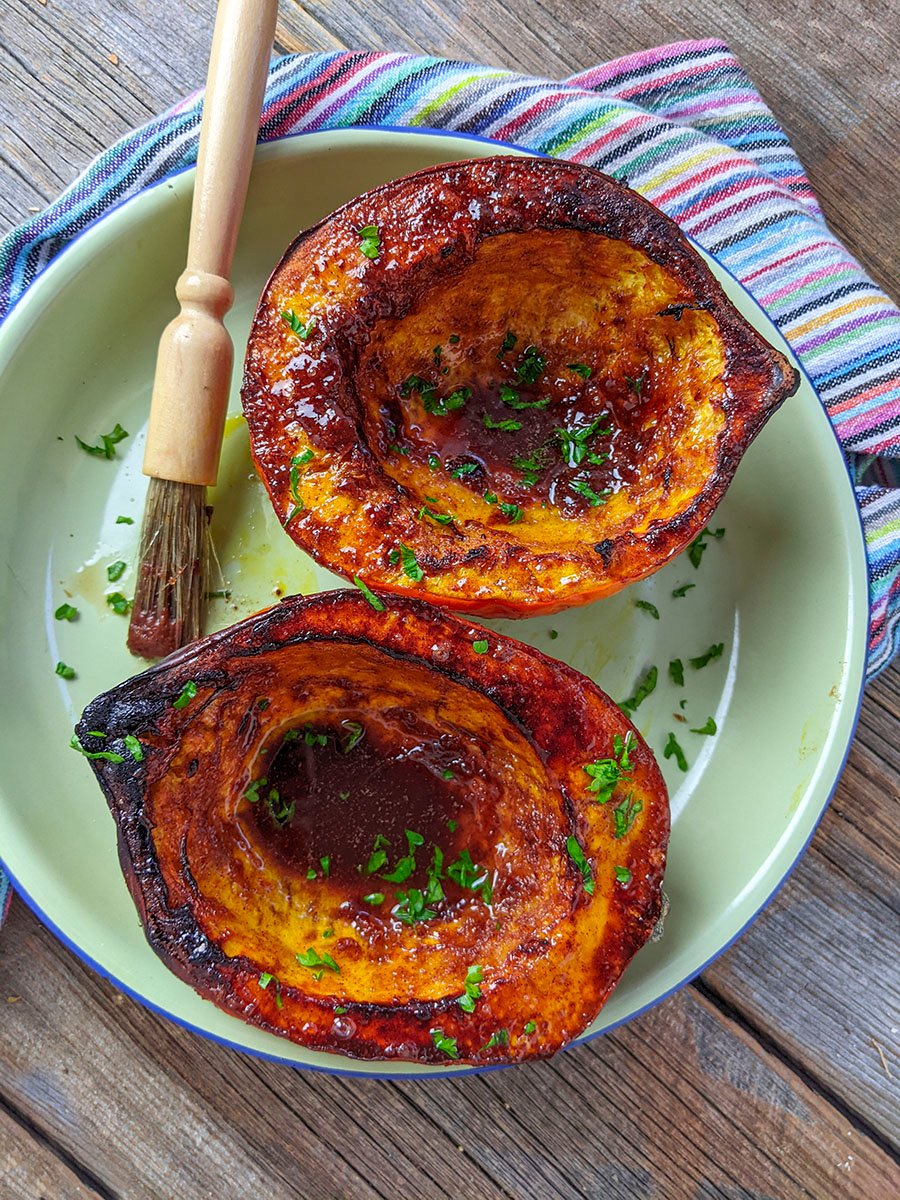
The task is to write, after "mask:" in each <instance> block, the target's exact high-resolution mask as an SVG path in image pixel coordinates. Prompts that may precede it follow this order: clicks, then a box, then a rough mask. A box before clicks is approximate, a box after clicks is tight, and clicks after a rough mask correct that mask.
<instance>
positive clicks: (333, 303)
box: [243, 157, 798, 616]
mask: <svg viewBox="0 0 900 1200" xmlns="http://www.w3.org/2000/svg"><path fill="white" fill-rule="evenodd" d="M797 381H798V377H797V375H796V373H795V371H794V370H793V368H792V367H791V366H790V365H789V364H788V362H787V360H786V359H785V358H784V357H783V355H781V354H780V353H778V352H777V351H775V350H773V349H772V347H771V346H769V345H768V344H767V343H766V342H765V341H764V340H763V339H762V338H761V337H760V336H759V334H757V333H756V332H755V331H754V330H753V329H752V328H751V327H750V326H749V325H748V324H747V322H746V321H745V320H744V319H743V317H741V316H740V314H739V313H738V312H737V311H736V310H735V309H734V307H733V306H732V305H731V303H730V302H729V301H728V299H727V298H726V296H725V295H724V293H723V291H722V289H721V288H720V286H719V285H718V283H717V282H716V280H715V279H714V278H713V276H712V274H711V273H710V271H709V269H708V268H707V267H706V265H705V264H704V262H703V260H702V259H701V258H700V256H699V255H698V254H697V253H696V252H695V251H694V250H693V249H692V248H691V246H690V245H689V244H688V242H687V241H686V240H685V238H684V237H683V236H682V234H681V233H680V232H679V230H678V228H677V226H675V225H674V224H673V223H672V221H670V220H669V219H668V218H667V217H665V216H664V215H663V214H662V213H660V212H659V211H658V210H657V209H655V208H654V207H653V206H652V205H650V204H649V203H648V202H647V201H645V200H643V199H642V198H641V197H640V196H638V195H637V194H635V193H634V192H632V191H630V190H629V189H628V188H626V187H624V186H622V185H621V184H620V183H618V182H616V181H615V180H613V179H610V178H608V177H607V176H605V175H603V174H601V173H600V172H598V171H596V170H593V169H591V168H589V167H584V166H579V165H576V164H573V163H565V162H559V161H554V160H550V159H528V158H512V157H502V158H491V159H480V160H476V161H471V162H461V163H454V164H451V165H448V166H438V167H432V168H430V169H428V170H424V171H421V172H419V173H418V174H415V175H411V176H409V177H407V178H405V179H400V180H398V181H396V182H393V183H389V184H387V185H385V186H383V187H380V188H377V189H375V190H374V191H371V192H369V193H367V194H366V195H363V196H361V197H360V198H359V199H356V200H353V201H351V202H350V203H349V204H347V205H345V206H344V207H343V208H340V209H338V210H337V211H336V212H335V213H334V214H332V215H331V216H329V217H328V218H327V219H325V220H324V221H322V222H320V223H319V224H318V225H316V226H314V227H313V228H312V229H309V230H308V231H307V232H305V233H303V234H301V235H300V237H299V238H298V239H297V240H296V241H295V242H294V244H293V245H292V246H291V247H290V248H289V249H288V251H287V253H286V254H285V256H284V258H283V259H282V261H281V263H280V264H279V266H278V267H277V268H276V270H275V272H274V274H273V275H272V277H271V279H270V280H269V283H268V285H267V286H266V288H265V291H264V293H263V296H262V299H261V302H260V305H259V308H258V310H257V313H256V317H255V320H254V323H253V328H252V332H251V336H250V342H249V347H248V352H247V358H246V365H245V375H244V384H243V403H244V411H245V413H246V417H247V421H248V423H249V427H250V437H251V446H252V452H253V456H254V459H255V462H256V465H257V468H258V470H259V472H260V474H261V475H262V478H263V480H264V482H265V485H266V487H267V489H268V491H269V494H270V497H271V500H272V503H273V505H274V506H275V510H276V512H277V513H278V514H279V516H280V518H281V520H282V522H283V523H284V525H285V527H286V528H287V530H288V532H289V534H290V536H291V537H292V538H293V539H294V541H295V542H296V543H297V545H298V546H300V547H302V548H303V549H304V550H306V551H308V553H310V554H311V555H312V556H313V557H314V558H316V559H317V560H318V561H319V562H321V563H323V564H324V565H326V566H327V567H329V568H331V569H332V570H334V571H337V572H339V573H340V574H343V575H345V576H347V577H348V578H352V577H353V576H359V577H361V578H363V579H365V580H366V581H367V582H368V583H370V584H372V585H373V586H376V587H378V588H381V589H386V590H389V591H393V592H400V593H404V592H410V591H412V592H414V593H416V594H418V595H422V596H424V597H426V598H428V599H431V600H433V601H434V602H436V603H439V604H441V605H444V606H449V607H451V608H456V609H461V610H466V611H469V612H471V613H477V614H481V615H488V616H489V615H507V616H517V615H518V616H522V615H529V614H533V613H535V612H539V611H547V612H552V611H555V610H557V609H561V608H565V607H568V606H571V605H575V604H583V603H585V602H587V601H590V600H593V599H596V598H597V597H600V596H604V595H608V594H610V593H612V592H615V591H617V590H618V589H620V588H622V587H623V586H625V585H626V584H628V583H631V582H633V581H635V580H638V579H641V578H642V577H644V576H646V575H648V574H650V573H651V572H653V571H655V570H656V569H658V568H659V567H661V566H662V565H663V564H664V563H665V562H666V561H667V560H669V559H670V558H671V557H672V556H673V555H675V554H677V553H678V552H679V551H680V550H681V549H683V548H684V547H685V546H686V545H687V544H688V543H689V542H690V541H691V540H692V539H693V538H695V537H696V536H697V535H698V534H699V533H700V532H701V530H702V529H703V528H704V526H705V524H706V522H707V520H708V518H709V517H710V514H711V513H712V511H713V509H714V508H715V507H716V505H717V504H718V503H719V501H720V500H721V498H722V495H723V493H724V491H725V489H726V487H727V486H728V484H729V483H730V481H731V478H732V475H733V473H734V471H735V468H736V466H737V464H738V461H739V459H740V458H741V455H742V454H743V453H744V451H745V450H746V449H747V447H748V445H749V444H750V442H751V441H752V439H753V438H754V436H755V435H756V434H757V432H758V431H759V429H760V428H761V427H762V425H763V423H764V421H765V420H766V418H767V417H768V416H769V415H770V414H771V413H772V412H773V410H774V409H775V408H777V406H778V405H779V404H780V403H781V401H782V400H783V399H784V398H785V397H786V396H787V395H789V394H790V393H791V391H793V390H794V388H795V387H796V384H797Z"/></svg>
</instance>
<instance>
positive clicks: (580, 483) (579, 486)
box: [569, 479, 610, 508]
mask: <svg viewBox="0 0 900 1200" xmlns="http://www.w3.org/2000/svg"><path fill="white" fill-rule="evenodd" d="M569 487H570V488H571V489H572V491H573V492H577V493H578V495H579V496H583V497H584V499H585V500H587V502H588V504H589V505H590V506H591V508H599V507H600V505H601V504H605V503H606V500H607V497H608V496H609V494H610V489H609V488H606V489H605V490H604V491H602V492H600V493H599V495H598V493H597V492H595V491H594V489H593V488H592V487H591V486H590V484H589V483H587V482H586V481H585V480H583V479H575V480H573V481H572V483H570V484H569Z"/></svg>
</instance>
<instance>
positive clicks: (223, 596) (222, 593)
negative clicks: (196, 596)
mask: <svg viewBox="0 0 900 1200" xmlns="http://www.w3.org/2000/svg"><path fill="white" fill-rule="evenodd" d="M206 599H207V600H230V599H231V592H229V591H228V589H227V588H220V589H219V591H217V592H206Z"/></svg>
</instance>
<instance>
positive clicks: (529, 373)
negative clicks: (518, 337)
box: [513, 346, 547, 385]
mask: <svg viewBox="0 0 900 1200" xmlns="http://www.w3.org/2000/svg"><path fill="white" fill-rule="evenodd" d="M546 366H547V360H546V358H545V357H544V356H543V354H541V352H540V351H539V350H538V348H537V346H526V347H525V350H524V352H523V354H522V357H521V359H520V360H519V362H518V363H517V365H516V367H515V368H514V370H513V374H514V375H515V378H516V383H522V384H526V385H529V384H532V383H537V381H538V380H539V379H540V377H541V376H542V375H543V373H544V368H545V367H546Z"/></svg>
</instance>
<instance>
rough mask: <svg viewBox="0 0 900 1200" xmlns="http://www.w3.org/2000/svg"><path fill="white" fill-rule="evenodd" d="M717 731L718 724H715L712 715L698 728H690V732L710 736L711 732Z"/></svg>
mask: <svg viewBox="0 0 900 1200" xmlns="http://www.w3.org/2000/svg"><path fill="white" fill-rule="evenodd" d="M717 732H718V726H717V725H716V722H715V719H714V718H713V717H707V718H706V722H705V724H703V725H701V726H700V728H699V729H692V730H691V733H706V734H709V735H710V736H712V734H714V733H717Z"/></svg>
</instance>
